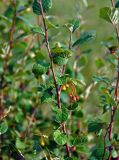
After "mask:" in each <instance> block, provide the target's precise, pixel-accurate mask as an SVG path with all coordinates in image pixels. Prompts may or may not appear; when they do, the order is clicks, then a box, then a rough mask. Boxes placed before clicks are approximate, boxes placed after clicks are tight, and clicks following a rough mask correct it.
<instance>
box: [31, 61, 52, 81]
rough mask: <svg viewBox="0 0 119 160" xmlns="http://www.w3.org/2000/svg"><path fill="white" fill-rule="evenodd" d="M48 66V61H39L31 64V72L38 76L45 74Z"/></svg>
mask: <svg viewBox="0 0 119 160" xmlns="http://www.w3.org/2000/svg"><path fill="white" fill-rule="evenodd" d="M49 68H50V65H49V63H47V62H46V61H39V62H38V63H35V64H34V65H33V68H32V72H33V73H34V75H35V77H36V78H38V77H39V76H41V75H42V74H45V73H46V72H47V71H48V69H49Z"/></svg>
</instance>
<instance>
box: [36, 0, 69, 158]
mask: <svg viewBox="0 0 119 160" xmlns="http://www.w3.org/2000/svg"><path fill="white" fill-rule="evenodd" d="M38 3H39V6H40V10H41V14H42V20H43V25H44V30H45V41H46V48H47V51H48V54H49V58H50V67H51V71H52V76H53V81H54V85H55V88H56V94H57V105H58V108H59V109H61V102H60V92H61V88H60V87H58V85H57V81H56V76H55V70H54V64H53V59H52V56H51V51H50V46H49V40H48V28H47V25H46V22H45V15H44V12H43V7H42V2H41V0H38ZM61 127H62V131H63V133H64V134H66V126H65V123H62V124H61ZM66 151H67V156H68V157H70V148H69V146H68V143H66Z"/></svg>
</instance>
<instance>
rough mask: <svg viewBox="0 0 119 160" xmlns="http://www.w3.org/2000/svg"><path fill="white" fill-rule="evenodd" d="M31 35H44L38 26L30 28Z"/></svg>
mask: <svg viewBox="0 0 119 160" xmlns="http://www.w3.org/2000/svg"><path fill="white" fill-rule="evenodd" d="M31 31H32V33H35V34H36V33H40V34H41V35H45V33H44V31H43V29H42V28H41V27H39V26H35V27H32V28H31Z"/></svg>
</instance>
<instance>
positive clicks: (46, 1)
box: [32, 0, 52, 15]
mask: <svg viewBox="0 0 119 160" xmlns="http://www.w3.org/2000/svg"><path fill="white" fill-rule="evenodd" d="M41 2H42V6H43V11H44V12H47V11H48V10H49V9H50V8H51V7H52V0H41ZM32 9H33V12H34V13H35V14H37V15H41V9H40V5H39V3H38V0H34V2H33V5H32Z"/></svg>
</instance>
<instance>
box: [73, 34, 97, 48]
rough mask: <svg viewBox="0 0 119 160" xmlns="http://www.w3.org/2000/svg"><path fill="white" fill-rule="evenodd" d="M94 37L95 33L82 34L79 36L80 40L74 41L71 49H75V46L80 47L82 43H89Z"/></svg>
mask: <svg viewBox="0 0 119 160" xmlns="http://www.w3.org/2000/svg"><path fill="white" fill-rule="evenodd" d="M95 37H96V32H95V31H87V32H84V33H82V34H81V35H80V38H79V39H78V40H76V42H74V44H73V47H75V46H77V45H79V46H80V45H81V44H83V43H86V42H89V41H91V40H93V39H94V38H95Z"/></svg>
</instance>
